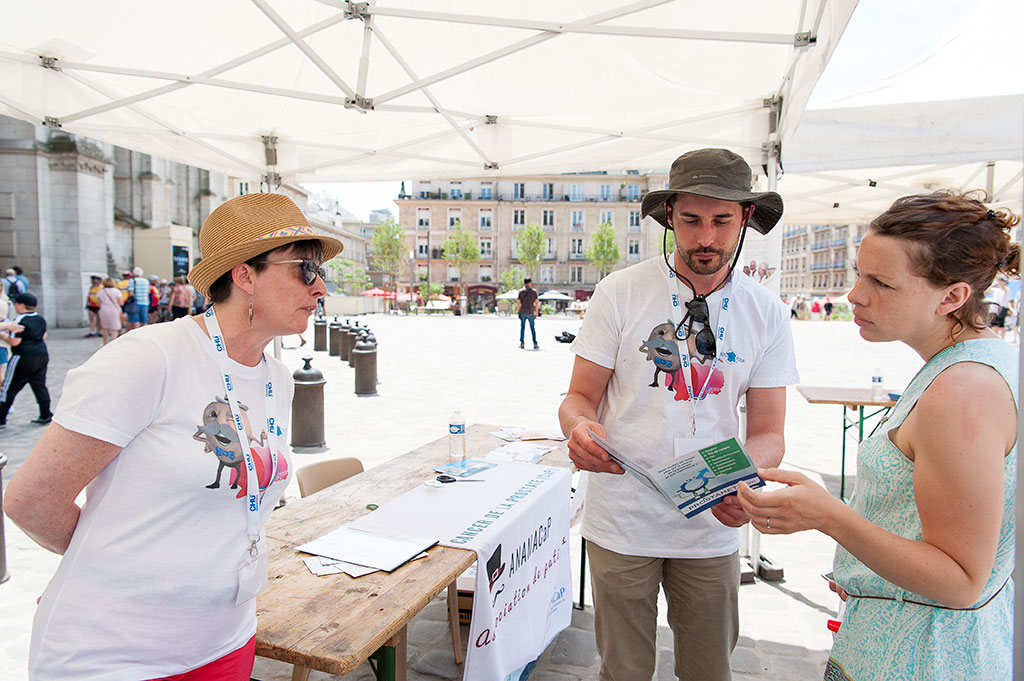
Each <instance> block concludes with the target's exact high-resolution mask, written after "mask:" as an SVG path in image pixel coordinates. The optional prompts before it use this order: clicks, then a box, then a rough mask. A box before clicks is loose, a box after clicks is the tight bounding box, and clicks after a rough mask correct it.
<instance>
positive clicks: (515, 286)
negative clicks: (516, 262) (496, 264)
mask: <svg viewBox="0 0 1024 681" xmlns="http://www.w3.org/2000/svg"><path fill="white" fill-rule="evenodd" d="M525 277H526V275H525V274H523V271H522V270H521V269H519V268H518V267H511V268H509V269H507V270H505V271H504V272H502V273H501V276H500V277H498V283H499V284H500V286H501V292H502V293H506V292H508V291H518V290H519V289H521V288H522V287H523V279H524V278H525Z"/></svg>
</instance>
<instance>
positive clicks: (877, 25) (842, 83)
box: [305, 0, 985, 220]
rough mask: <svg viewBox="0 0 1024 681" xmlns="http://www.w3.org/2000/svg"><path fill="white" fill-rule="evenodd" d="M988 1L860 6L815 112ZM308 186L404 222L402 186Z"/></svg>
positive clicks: (821, 86)
mask: <svg viewBox="0 0 1024 681" xmlns="http://www.w3.org/2000/svg"><path fill="white" fill-rule="evenodd" d="M983 1H985V0H898V1H894V0H860V2H859V3H858V4H857V9H856V10H855V11H854V13H853V17H852V18H851V19H850V23H849V25H848V26H847V29H846V31H845V33H844V34H843V37H842V39H841V40H840V42H839V45H838V47H837V48H836V50H835V53H834V54H833V56H832V59H831V61H830V62H829V64H828V66H827V67H826V69H825V73H824V74H822V77H821V79H820V80H819V81H818V85H817V86H816V87H815V90H814V94H813V95H812V96H811V101H810V104H809V107H810V108H823V107H827V106H828V104H829V102H830V101H833V100H836V99H839V98H840V97H842V96H843V95H846V94H852V93H856V92H859V91H861V90H862V89H864V88H865V87H866V86H868V85H870V84H872V83H874V82H876V81H878V80H879V79H881V78H885V77H886V76H888V75H890V74H892V73H894V72H895V71H898V70H900V69H902V68H904V67H906V66H908V65H909V64H911V63H913V62H914V61H915V60H916V59H918V58H920V57H921V56H922V55H924V54H927V53H928V52H929V51H930V50H931V49H932V48H934V47H935V46H936V45H939V44H941V43H942V42H943V41H944V39H945V37H946V36H948V35H949V34H950V32H951V31H952V30H953V29H955V28H956V26H957V25H958V24H959V23H960V22H961V21H962V20H963V18H964V17H966V16H967V14H968V13H969V12H970V11H971V10H972V9H974V7H976V6H977V5H978V4H979V3H980V2H983ZM979 49H981V46H979ZM951 77H954V76H953V74H951ZM965 77H969V76H965ZM410 179H412V178H410ZM305 186H306V187H307V188H308V189H311V190H313V191H327V192H329V193H331V194H333V195H335V196H337V197H338V201H339V202H340V203H341V205H342V206H344V207H345V209H346V210H348V211H349V212H350V213H352V214H353V215H355V216H356V217H358V218H360V219H362V220H366V219H368V217H369V214H370V211H371V210H375V209H377V208H388V209H390V210H391V213H392V215H394V216H395V217H396V218H397V217H398V207H397V206H396V205H395V203H394V200H395V198H396V197H397V196H398V192H399V189H400V187H401V183H400V182H336V183H317V184H307V185H305Z"/></svg>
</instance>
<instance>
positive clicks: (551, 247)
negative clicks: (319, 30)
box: [544, 237, 558, 260]
mask: <svg viewBox="0 0 1024 681" xmlns="http://www.w3.org/2000/svg"><path fill="white" fill-rule="evenodd" d="M556 257H558V256H557V255H556V253H555V240H554V239H552V238H551V237H548V251H547V253H545V254H544V259H545V260H554V259H555V258H556Z"/></svg>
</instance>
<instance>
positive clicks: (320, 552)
mask: <svg viewBox="0 0 1024 681" xmlns="http://www.w3.org/2000/svg"><path fill="white" fill-rule="evenodd" d="M436 543H437V541H436V540H433V539H422V538H415V537H396V536H389V535H386V534H377V533H375V532H366V531H364V530H354V529H352V528H350V527H348V526H347V525H346V526H343V527H339V528H338V529H336V530H334V531H333V532H330V533H328V534H325V535H324V536H322V537H320V538H318V539H314V540H313V541H311V542H307V543H305V544H303V545H302V546H298V547H296V550H297V551H302V552H304V553H312V554H313V555H316V556H326V557H327V558H333V559H334V560H340V561H345V562H347V563H354V564H356V565H360V566H364V567H368V568H374V569H376V570H384V571H385V572H391V571H392V570H394V569H395V568H397V567H399V566H400V565H402V564H403V563H406V562H408V561H409V560H411V559H412V558H414V557H415V556H416V555H418V554H419V553H421V552H423V551H426V550H427V549H429V548H430V547H431V546H433V545H434V544H436ZM346 572H347V571H346ZM353 576H354V575H353Z"/></svg>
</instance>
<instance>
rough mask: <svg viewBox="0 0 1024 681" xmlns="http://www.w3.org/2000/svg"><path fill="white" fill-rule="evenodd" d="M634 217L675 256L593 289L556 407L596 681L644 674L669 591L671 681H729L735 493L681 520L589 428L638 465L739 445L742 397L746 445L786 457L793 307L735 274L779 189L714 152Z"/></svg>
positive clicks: (682, 161) (690, 157) (673, 177)
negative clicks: (651, 225)
mask: <svg viewBox="0 0 1024 681" xmlns="http://www.w3.org/2000/svg"><path fill="white" fill-rule="evenodd" d="M642 210H643V214H644V215H645V216H650V217H652V218H653V219H654V220H656V221H657V222H658V223H659V224H661V225H662V226H663V227H665V229H666V230H672V232H673V234H674V236H675V250H674V251H673V252H672V253H671V254H670V255H669V254H663V255H658V256H657V257H654V258H650V259H649V260H646V261H644V262H641V263H639V264H637V265H634V266H632V267H629V268H627V269H624V270H620V271H618V272H613V273H612V274H610V275H609V276H608V277H606V278H605V279H603V280H602V281H601V283H600V284H598V286H597V290H595V291H594V296H593V297H592V298H591V299H590V305H589V306H588V307H587V316H586V318H585V319H584V321H583V326H582V327H581V329H580V332H579V335H578V336H577V337H576V340H575V341H574V342H573V344H572V350H573V352H575V353H576V361H575V365H574V367H573V373H572V379H571V381H570V385H569V391H568V394H567V395H566V398H565V400H564V401H563V402H562V405H561V407H560V409H559V419H560V421H561V424H562V430H563V431H564V432H565V434H566V435H568V436H569V453H570V457H571V458H572V460H573V461H574V462H575V463H576V465H577V466H578V467H579V468H580V469H581V470H585V471H591V472H592V473H591V474H590V475H589V481H588V483H587V484H588V487H587V496H586V513H585V514H584V521H583V536H584V537H585V538H586V539H587V542H588V543H587V549H588V553H589V556H590V564H591V568H592V575H593V584H594V608H595V633H596V636H597V647H598V651H599V652H600V654H601V674H600V678H601V679H602V681H624V680H627V679H628V680H629V681H637V680H640V679H643V680H646V679H650V678H651V676H652V674H653V673H654V662H655V657H656V650H655V635H656V631H657V601H658V591H659V587H661V586H663V587H664V589H665V594H666V598H667V600H668V607H669V611H668V619H669V624H670V625H671V627H672V631H673V634H674V638H675V658H676V664H675V673H676V675H677V676H678V677H679V678H680V679H686V680H689V679H694V680H697V679H700V680H701V681H719V680H722V679H729V678H731V674H730V669H729V656H730V653H731V652H732V649H733V647H734V646H735V644H736V640H737V636H738V631H739V613H738V605H737V592H738V586H739V558H738V555H737V554H738V549H739V544H740V538H739V532H738V530H737V529H736V528H737V527H739V526H741V525H743V524H744V523H746V522H747V520H748V518H747V517H746V515H745V514H744V513H743V511H742V509H741V508H740V506H739V504H738V503H736V498H735V496H730V497H726V498H725V499H724V500H723V501H722V502H721V503H719V504H717V505H715V506H713V507H712V508H711V511H710V512H705V513H701V514H699V515H696V516H694V517H692V518H686V517H684V516H683V515H682V514H681V513H679V512H678V511H677V510H676V509H675V508H673V506H672V505H671V504H669V503H667V502H666V501H665V499H664V498H663V497H662V496H661V495H660V494H658V493H657V492H654V491H652V490H651V489H649V488H648V487H645V486H644V485H643V484H641V483H640V482H639V481H638V480H637V479H636V478H634V477H632V476H630V475H622V473H623V472H624V471H623V469H622V468H620V467H619V466H618V465H616V464H615V463H613V462H612V461H610V460H609V457H608V454H607V453H606V452H605V450H604V449H602V448H601V447H600V446H599V445H598V444H597V443H596V442H595V441H594V440H593V439H592V438H591V437H590V435H589V434H588V429H589V430H592V431H593V432H594V433H596V434H597V435H599V436H601V437H604V438H606V439H607V440H608V441H609V442H610V443H611V444H612V445H614V446H615V447H616V448H617V449H620V450H621V451H622V452H624V453H627V454H628V455H629V456H630V457H631V458H632V459H633V460H635V461H636V462H637V463H639V464H641V465H642V466H644V467H652V466H655V465H657V464H659V463H664V462H666V461H669V460H671V459H673V458H675V457H676V456H679V455H681V454H685V453H687V452H690V451H693V450H695V449H697V448H699V447H705V446H708V445H710V444H713V443H716V442H720V441H722V440H726V439H729V438H731V437H736V436H737V434H738V432H739V420H738V415H737V404H738V402H739V400H740V398H742V397H744V396H746V412H747V413H746V421H747V439H746V443H745V444H746V449H747V451H748V452H749V453H750V455H751V457H753V459H754V461H755V463H756V464H757V465H759V466H764V467H767V466H775V465H777V464H778V463H779V462H780V461H781V460H782V453H783V447H784V442H783V428H782V424H783V420H784V418H785V411H786V388H785V386H787V385H789V384H791V383H795V382H796V381H797V372H796V362H795V359H794V356H793V339H792V336H791V334H790V329H789V323H788V317H789V315H788V311H787V310H786V308H785V307H784V306H783V305H782V303H781V301H780V300H779V299H778V297H777V296H775V295H773V294H772V293H771V292H770V291H769V290H767V289H766V288H765V287H763V286H759V285H758V284H757V283H756V282H754V281H753V280H752V279H750V278H749V277H744V276H733V267H734V266H735V264H736V260H737V259H738V257H739V249H740V247H741V245H742V242H743V237H744V235H745V233H746V230H747V228H748V227H752V228H753V229H755V230H757V231H758V232H760V233H762V234H767V233H768V232H769V231H770V230H771V229H772V228H773V227H774V226H775V224H776V223H777V222H778V221H779V219H780V218H781V217H782V199H781V197H780V196H779V195H778V194H776V193H774V192H763V193H759V192H753V191H751V172H750V167H749V166H748V165H747V163H746V161H744V160H743V159H742V158H741V157H739V156H737V155H736V154H734V153H732V152H730V151H727V150H725V149H700V150H697V151H691V152H689V153H686V154H683V155H682V156H680V157H679V158H677V159H676V160H675V162H674V163H673V164H672V169H671V171H670V173H669V184H668V189H665V190H659V191H652V192H649V193H648V194H647V195H646V196H645V197H644V200H643V204H642Z"/></svg>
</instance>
